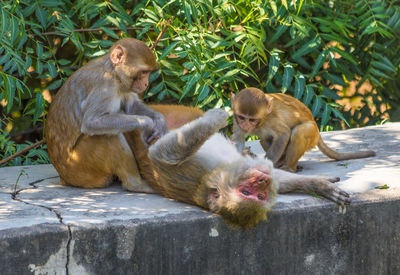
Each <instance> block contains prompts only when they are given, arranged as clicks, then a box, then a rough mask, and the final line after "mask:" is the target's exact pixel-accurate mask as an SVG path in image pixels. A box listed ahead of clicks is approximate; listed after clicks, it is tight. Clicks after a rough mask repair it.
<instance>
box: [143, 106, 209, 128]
mask: <svg viewBox="0 0 400 275" xmlns="http://www.w3.org/2000/svg"><path fill="white" fill-rule="evenodd" d="M148 106H149V107H150V108H152V109H153V110H154V111H156V112H159V113H161V114H163V116H164V117H165V120H166V122H167V125H168V129H176V128H179V127H181V126H182V125H184V124H186V123H188V122H190V121H192V120H195V119H197V118H199V117H201V116H202V115H203V114H204V112H203V111H202V110H200V109H199V108H195V107H188V106H183V105H166V104H150V105H148Z"/></svg>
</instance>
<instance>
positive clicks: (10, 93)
mask: <svg viewBox="0 0 400 275" xmlns="http://www.w3.org/2000/svg"><path fill="white" fill-rule="evenodd" d="M6 81H7V86H6V89H7V113H10V111H11V109H12V107H13V103H14V96H15V80H14V78H12V77H11V76H7V80H6Z"/></svg>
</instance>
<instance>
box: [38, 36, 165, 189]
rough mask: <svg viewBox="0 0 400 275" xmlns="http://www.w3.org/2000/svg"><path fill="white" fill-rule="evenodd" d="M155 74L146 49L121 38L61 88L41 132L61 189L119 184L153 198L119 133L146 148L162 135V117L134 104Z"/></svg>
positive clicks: (147, 108)
mask: <svg viewBox="0 0 400 275" xmlns="http://www.w3.org/2000/svg"><path fill="white" fill-rule="evenodd" d="M157 69H158V64H157V62H156V58H155V55H154V53H153V52H152V51H151V50H150V48H149V47H147V46H146V44H145V43H143V42H141V41H139V40H136V39H133V38H125V39H121V40H119V41H117V42H116V43H115V44H114V45H113V46H112V47H111V48H110V51H109V53H108V54H107V55H105V56H103V57H100V58H98V59H96V60H93V61H91V62H89V63H88V64H86V65H85V66H83V67H82V68H80V69H79V70H78V71H76V72H75V73H74V74H73V75H72V76H71V77H69V79H68V80H67V81H66V82H65V83H64V85H63V86H62V87H61V89H60V90H59V91H58V93H57V95H56V96H55V98H54V100H53V102H52V104H51V106H50V110H49V113H48V117H47V121H46V127H45V136H46V142H47V148H48V153H49V157H50V159H51V161H52V163H53V165H54V167H55V168H56V170H57V172H58V173H59V175H60V183H61V184H62V185H71V186H76V187H84V188H101V187H106V186H108V185H109V184H111V183H112V182H113V181H114V180H115V179H116V178H118V179H119V181H120V182H121V183H122V187H123V188H125V189H127V190H130V191H136V192H149V193H153V192H154V190H153V189H152V188H151V187H149V186H148V185H147V184H146V183H145V182H144V181H143V180H142V179H141V177H140V175H139V171H138V168H137V166H136V161H135V159H134V156H133V154H132V151H131V149H130V147H129V145H128V143H127V141H126V139H125V137H124V135H123V133H124V132H126V131H133V130H139V131H140V132H141V133H143V134H145V135H146V142H148V143H150V142H152V141H153V140H155V139H157V138H159V137H160V136H162V135H163V134H165V133H166V132H167V125H166V122H165V119H164V117H163V116H162V115H161V114H159V113H158V112H156V111H154V110H152V109H151V108H149V107H147V106H146V105H144V104H143V103H142V102H141V101H140V100H139V98H138V94H140V93H143V92H144V91H145V90H146V88H147V86H148V83H149V82H148V79H149V75H150V73H151V72H152V71H155V70H157Z"/></svg>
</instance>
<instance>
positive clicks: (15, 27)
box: [10, 17, 19, 45]
mask: <svg viewBox="0 0 400 275" xmlns="http://www.w3.org/2000/svg"><path fill="white" fill-rule="evenodd" d="M18 33H19V29H18V21H17V19H15V17H13V18H12V20H11V38H10V43H11V45H13V44H14V42H15V39H17V37H18Z"/></svg>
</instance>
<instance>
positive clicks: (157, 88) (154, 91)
mask: <svg viewBox="0 0 400 275" xmlns="http://www.w3.org/2000/svg"><path fill="white" fill-rule="evenodd" d="M164 88H165V86H164V83H163V82H160V83H158V84H157V85H156V86H154V87H153V88H151V90H150V91H149V92H147V93H146V95H145V96H144V98H148V97H151V96H153V95H156V94H158V93H159V92H161V90H162V89H164Z"/></svg>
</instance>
